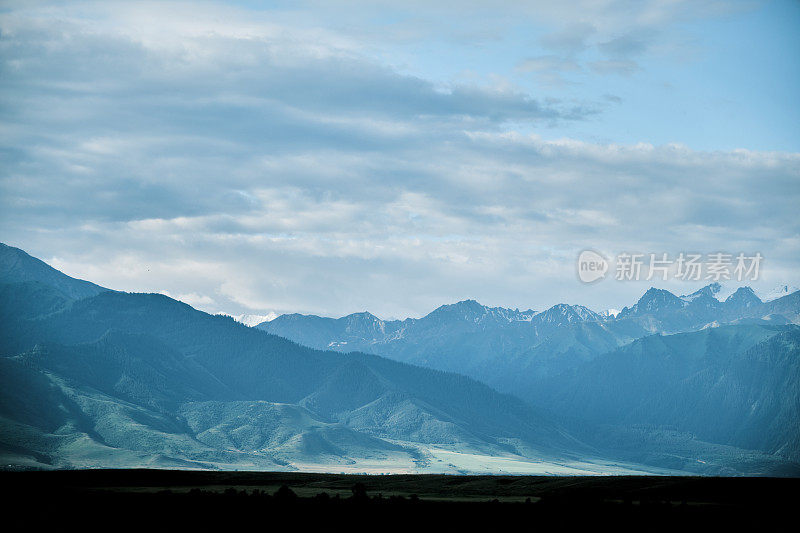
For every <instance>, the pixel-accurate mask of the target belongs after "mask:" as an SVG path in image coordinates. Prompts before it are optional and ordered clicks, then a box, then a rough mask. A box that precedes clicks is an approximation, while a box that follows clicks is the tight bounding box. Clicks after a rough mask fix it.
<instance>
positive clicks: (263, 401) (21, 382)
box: [0, 282, 599, 471]
mask: <svg viewBox="0 0 800 533" xmlns="http://www.w3.org/2000/svg"><path fill="white" fill-rule="evenodd" d="M2 288H3V290H4V291H5V293H4V294H8V295H14V297H13V298H7V299H3V300H2V302H0V304H1V305H0V313H2V315H3V316H5V317H8V318H7V321H6V323H5V324H4V329H3V334H4V339H3V345H4V349H3V353H4V357H3V358H2V365H0V384H2V389H3V390H2V393H0V417H2V421H1V422H0V423H1V424H2V427H3V431H2V436H1V437H0V451H4V452H5V453H6V454H11V455H13V456H15V457H28V458H29V459H27V460H31V461H33V460H34V459H30V458H35V461H36V462H37V463H38V464H51V465H53V466H88V465H95V466H98V465H103V464H106V463H103V461H106V460H107V465H112V464H116V465H120V464H121V465H125V464H131V462H133V463H132V464H162V465H169V466H188V465H194V466H200V467H223V468H224V467H229V466H232V465H239V467H240V466H242V465H250V467H254V468H272V469H274V468H319V467H320V465H324V464H344V465H346V464H353V465H357V464H365V462H366V464H368V465H372V466H370V468H373V467H374V468H384V469H386V468H389V469H392V468H407V469H408V470H414V469H415V468H438V469H440V470H443V471H448V469H454V468H455V469H464V468H466V469H467V470H469V468H472V467H470V466H469V464H470V463H469V462H468V464H467V466H464V465H462V466H457V465H456V466H448V465H447V464H444V465H438V466H437V464H436V463H435V461H436V460H434V459H433V458H432V457H433V456H431V454H435V453H437V452H435V450H436V449H439V448H443V447H444V448H448V449H450V450H451V451H453V452H457V455H458V456H461V455H459V454H466V455H464V457H467V456H470V457H472V456H473V455H474V454H478V455H480V454H488V455H493V456H502V457H505V458H506V459H505V460H507V461H509V464H512V465H515V464H517V465H522V466H519V468H534V467H533V466H530V465H533V464H534V463H533V462H531V461H538V463H536V464H540V465H544V464H549V463H541V461H542V460H545V459H548V458H550V459H555V458H561V459H562V460H564V459H566V458H573V457H575V455H576V454H582V455H584V456H587V457H588V456H591V455H592V452H591V450H589V449H588V448H586V447H585V446H584V445H582V444H581V443H579V442H577V441H576V440H575V439H573V438H571V437H570V436H569V435H567V434H566V433H565V432H564V431H563V430H562V429H560V428H559V427H558V426H556V425H555V424H554V423H553V422H551V421H550V420H549V419H548V418H547V417H546V416H544V415H542V414H541V413H539V412H537V411H535V410H534V409H532V408H531V407H529V406H527V405H526V404H524V403H523V402H521V401H520V400H517V399H516V398H513V397H510V396H506V395H503V394H499V393H497V392H495V391H494V390H492V389H490V388H489V387H487V386H486V385H483V384H481V383H478V382H476V381H473V380H471V379H469V378H465V377H462V376H459V375H455V374H450V373H444V372H438V371H434V370H429V369H424V368H419V367H413V366H409V365H406V364H403V363H399V362H395V361H389V360H386V359H382V358H380V357H377V356H374V355H367V354H359V353H353V354H337V353H331V352H320V351H316V350H312V349H309V348H304V347H301V346H299V345H297V344H294V343H292V342H290V341H288V340H286V339H283V338H280V337H276V336H274V335H270V334H267V333H265V332H263V331H259V330H256V329H253V328H248V327H246V326H244V325H241V324H239V323H237V322H235V321H234V320H233V319H231V318H229V317H223V316H211V315H207V314H205V313H202V312H200V311H197V310H194V309H192V308H191V307H189V306H188V305H186V304H183V303H181V302H177V301H175V300H172V299H170V298H168V297H166V296H163V295H155V294H127V293H122V292H114V291H105V292H100V293H98V294H96V295H94V296H91V297H88V298H83V299H79V300H71V299H70V300H67V299H66V298H63V297H61V299H59V295H60V294H61V292H60V290H58V289H57V288H54V287H48V286H46V285H42V284H41V283H38V282H36V283H30V282H25V283H14V284H6V285H4V286H3V287H2ZM20 301H27V302H29V305H28V309H29V310H28V312H26V313H15V312H14V311H15V306H16V304H17V303H18V302H20ZM298 420H300V421H301V422H298ZM471 454H472V455H471ZM309 465H312V466H309ZM313 465H316V466H313ZM376 465H377V466H376ZM398 465H400V466H399V467H398ZM403 465H405V466H403ZM525 465H528V466H525ZM554 467H555V466H554ZM353 468H356V467H355V466H354V467H353ZM537 468H541V466H540V467H537ZM555 468H561V467H555ZM570 468H572V467H570ZM586 468H591V466H590V465H589V464H588V463H586ZM598 468H599V467H598ZM567 470H569V469H567Z"/></svg>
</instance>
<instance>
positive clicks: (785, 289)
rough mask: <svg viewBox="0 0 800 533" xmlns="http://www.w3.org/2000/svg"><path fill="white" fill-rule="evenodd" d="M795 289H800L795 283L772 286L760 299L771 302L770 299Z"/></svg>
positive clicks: (782, 295) (795, 290) (781, 296)
mask: <svg viewBox="0 0 800 533" xmlns="http://www.w3.org/2000/svg"><path fill="white" fill-rule="evenodd" d="M797 291H800V287H797V286H796V285H788V284H782V285H778V286H777V287H775V288H773V289H772V290H771V291H768V292H767V293H766V294H764V297H763V298H761V299H762V300H763V301H765V302H771V301H772V300H777V299H778V298H783V297H784V296H788V295H790V294H793V293H795V292H797Z"/></svg>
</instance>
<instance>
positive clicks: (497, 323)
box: [258, 300, 644, 384]
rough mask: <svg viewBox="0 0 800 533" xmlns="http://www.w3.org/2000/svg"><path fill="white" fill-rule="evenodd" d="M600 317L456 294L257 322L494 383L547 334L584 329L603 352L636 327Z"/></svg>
mask: <svg viewBox="0 0 800 533" xmlns="http://www.w3.org/2000/svg"><path fill="white" fill-rule="evenodd" d="M603 320H604V318H603V317H602V316H600V315H599V314H597V313H594V312H593V311H591V310H589V309H587V308H586V307H583V306H579V305H576V306H571V305H566V304H559V305H555V306H553V307H551V308H549V309H547V310H545V311H543V312H541V313H536V312H535V311H533V310H530V309H529V310H527V311H519V310H517V309H507V308H502V307H487V306H484V305H481V304H479V303H478V302H476V301H474V300H464V301H461V302H458V303H455V304H449V305H443V306H441V307H438V308H437V309H435V310H434V311H432V312H431V313H429V314H428V315H426V316H424V317H422V318H419V319H413V318H409V319H406V320H388V321H385V320H381V319H379V318H378V317H376V316H374V315H372V314H370V313H355V314H352V315H347V316H344V317H342V318H338V319H333V318H323V317H318V316H314V315H298V314H291V315H281V316H279V317H277V318H276V319H274V320H272V321H269V322H265V323H263V324H259V325H258V328H260V329H263V330H264V331H268V332H269V333H273V334H275V335H279V336H282V337H286V338H288V339H291V340H294V341H295V342H298V343H300V344H303V345H306V346H310V347H313V348H318V349H329V350H336V351H340V352H350V351H365V352H369V353H374V354H379V355H384V356H387V357H390V358H392V359H396V360H398V361H404V362H408V363H413V364H419V365H423V366H429V367H431V368H435V369H438V370H446V371H454V372H460V373H464V374H467V375H470V376H473V377H478V378H479V379H481V380H483V381H485V382H488V383H492V384H496V380H495V379H494V378H493V376H494V375H495V374H497V375H496V376H494V377H496V378H497V379H498V380H500V381H502V379H503V375H504V374H505V373H506V372H507V371H513V368H512V367H511V366H509V364H510V363H509V361H519V362H520V363H522V364H525V365H527V363H526V362H525V361H524V360H523V359H521V358H523V357H524V356H526V355H528V356H529V357H533V358H534V359H535V358H536V357H535V356H534V355H533V354H532V351H535V350H536V348H537V347H539V346H540V345H542V343H543V342H544V341H545V340H546V339H550V338H551V337H555V338H562V339H565V338H574V337H570V336H571V335H573V333H574V332H575V331H581V330H587V329H588V330H591V331H592V333H591V334H589V333H584V334H580V333H579V334H577V338H576V340H575V341H574V342H576V343H580V342H581V339H582V338H583V336H587V335H588V336H592V335H595V336H599V337H601V338H602V340H601V341H598V342H599V344H600V345H602V349H603V350H605V349H609V348H613V347H616V346H617V345H618V344H619V343H620V342H624V341H628V340H632V338H636V337H638V336H640V335H641V334H643V333H644V332H641V331H638V330H637V331H636V332H635V335H636V337H630V336H629V333H628V332H627V331H624V330H625V329H626V328H627V326H626V327H623V328H619V330H620V331H619V332H614V331H612V330H613V328H604V327H603V326H601V325H600V322H602V321H603ZM563 344H564V346H563V348H564V350H567V351H568V350H569V349H571V348H575V347H574V346H572V344H571V343H567V342H565V343H563ZM567 344H570V345H569V346H567ZM550 347H551V348H552V347H553V343H550ZM576 349H577V348H576ZM562 351H563V350H562ZM578 351H582V355H581V356H580V357H584V356H586V355H587V354H594V353H595V352H597V350H596V349H594V348H593V347H591V346H584V347H583V348H582V349H579V350H578ZM539 352H540V353H541V352H542V350H539ZM545 358H546V359H550V357H549V354H548V355H547V356H546V357H545ZM558 364H559V365H560V364H561V363H558Z"/></svg>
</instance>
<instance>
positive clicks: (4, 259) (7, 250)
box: [0, 243, 108, 299]
mask: <svg viewBox="0 0 800 533" xmlns="http://www.w3.org/2000/svg"><path fill="white" fill-rule="evenodd" d="M23 282H39V283H42V284H45V285H48V286H50V287H53V288H55V289H56V290H58V292H60V293H61V294H63V295H64V296H66V297H67V298H72V299H80V298H88V297H89V296H94V295H95V294H98V293H100V292H103V291H105V290H108V289H104V288H103V287H100V286H99V285H95V284H94V283H90V282H88V281H83V280H80V279H75V278H71V277H69V276H67V275H66V274H63V273H61V272H59V271H58V270H56V269H55V268H53V267H51V266H50V265H48V264H47V263H45V262H44V261H41V260H39V259H36V258H35V257H31V256H30V255H28V254H27V253H25V252H23V251H22V250H20V249H19V248H14V247H13V246H8V245H5V244H3V243H0V283H23Z"/></svg>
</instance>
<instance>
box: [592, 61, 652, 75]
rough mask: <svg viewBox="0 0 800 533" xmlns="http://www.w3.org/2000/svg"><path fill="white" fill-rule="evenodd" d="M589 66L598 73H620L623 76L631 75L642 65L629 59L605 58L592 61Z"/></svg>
mask: <svg viewBox="0 0 800 533" xmlns="http://www.w3.org/2000/svg"><path fill="white" fill-rule="evenodd" d="M589 67H591V69H592V70H593V71H595V72H597V73H598V74H619V75H621V76H630V75H631V74H633V73H634V72H636V71H637V70H640V69H641V67H640V66H639V65H638V64H637V63H636V61H630V60H627V59H603V60H600V61H592V62H591V63H589Z"/></svg>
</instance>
